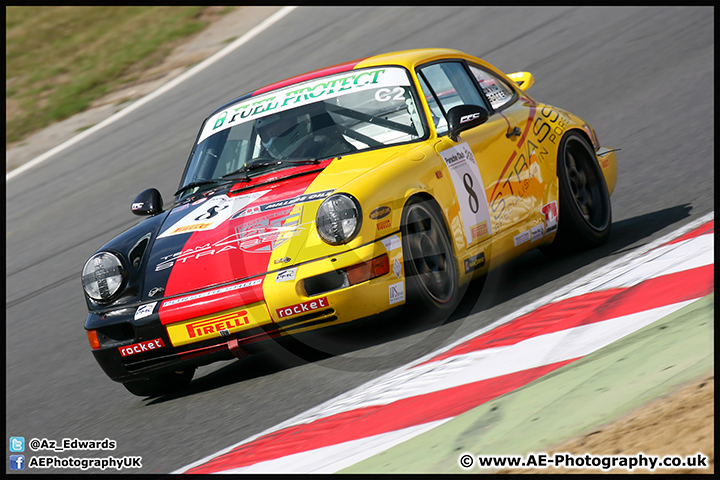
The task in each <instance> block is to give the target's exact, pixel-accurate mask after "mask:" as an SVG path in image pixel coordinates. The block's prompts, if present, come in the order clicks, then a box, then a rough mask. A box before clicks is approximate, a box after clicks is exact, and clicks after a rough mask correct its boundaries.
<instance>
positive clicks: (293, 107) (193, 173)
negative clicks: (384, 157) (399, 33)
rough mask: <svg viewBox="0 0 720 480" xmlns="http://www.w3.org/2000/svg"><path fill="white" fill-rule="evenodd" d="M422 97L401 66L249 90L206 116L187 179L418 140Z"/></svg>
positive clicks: (208, 178) (421, 133)
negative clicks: (255, 91)
mask: <svg viewBox="0 0 720 480" xmlns="http://www.w3.org/2000/svg"><path fill="white" fill-rule="evenodd" d="M416 98H417V97H416V96H415V92H414V89H413V87H412V83H411V81H410V78H409V76H408V73H407V71H406V70H405V69H403V68H400V67H375V68H370V69H360V70H351V71H348V72H343V73H341V74H337V75H333V76H329V77H322V78H318V79H313V80H310V81H307V82H303V83H298V84H294V85H291V86H288V87H284V88H282V89H279V90H274V91H271V92H268V93H265V94H262V95H259V96H254V97H249V98H247V99H244V100H242V101H240V102H238V103H237V104H235V105H231V106H230V107H228V108H227V109H224V110H222V111H220V112H218V113H217V114H215V115H213V116H212V117H211V118H209V119H208V121H207V122H206V123H205V126H204V127H203V130H202V132H201V133H200V136H199V137H198V144H197V146H196V148H195V152H194V154H193V156H192V158H191V159H190V165H189V166H188V169H187V172H186V175H185V178H184V179H183V182H182V184H181V185H183V186H185V185H190V184H191V183H192V184H198V183H203V182H209V181H211V180H215V179H221V178H222V177H223V176H231V175H233V174H234V173H238V172H239V173H242V174H243V175H249V176H253V175H257V174H264V173H267V172H268V171H272V170H273V169H279V168H288V167H292V166H293V165H294V163H293V162H299V161H306V162H307V161H311V160H322V159H326V158H331V157H337V156H342V155H347V154H350V153H355V152H361V151H364V150H369V149H374V148H381V147H385V146H389V145H394V144H399V143H407V142H412V141H416V140H419V139H421V138H423V137H424V136H425V132H426V128H425V126H424V123H423V121H422V118H421V113H420V112H419V109H418V106H417V102H416ZM256 167H257V168H256ZM190 191H191V190H188V191H187V192H185V193H189V192H190Z"/></svg>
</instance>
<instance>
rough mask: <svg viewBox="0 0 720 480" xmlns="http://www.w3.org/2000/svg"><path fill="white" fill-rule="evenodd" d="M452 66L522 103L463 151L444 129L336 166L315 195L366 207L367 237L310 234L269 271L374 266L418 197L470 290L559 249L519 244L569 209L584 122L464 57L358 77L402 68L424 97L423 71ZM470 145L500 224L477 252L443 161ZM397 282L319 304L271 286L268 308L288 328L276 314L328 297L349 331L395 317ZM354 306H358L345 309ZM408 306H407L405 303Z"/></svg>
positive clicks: (311, 211)
mask: <svg viewBox="0 0 720 480" xmlns="http://www.w3.org/2000/svg"><path fill="white" fill-rule="evenodd" d="M446 59H463V60H466V61H468V62H470V63H473V64H476V65H479V66H481V67H484V68H486V69H487V70H490V71H491V72H493V73H494V74H496V75H497V76H499V77H501V78H504V79H506V80H507V82H508V84H509V85H513V86H514V87H516V93H515V94H516V95H517V100H516V101H515V102H513V104H512V105H510V106H509V107H506V108H504V109H503V110H502V111H501V112H500V114H499V115H498V114H496V115H493V116H492V117H491V118H490V119H489V120H488V122H486V123H484V124H482V125H480V126H478V127H476V128H474V129H472V130H468V131H465V132H462V133H461V134H460V135H459V139H458V141H457V142H456V141H453V140H451V139H449V138H448V136H447V135H442V136H438V135H437V132H436V130H435V128H434V126H433V125H432V124H429V125H428V127H429V129H430V132H429V137H428V139H427V140H426V141H424V142H421V143H412V144H407V145H399V146H391V147H387V148H384V149H379V150H373V151H369V152H363V153H358V154H355V155H350V156H347V157H344V158H340V159H338V160H335V161H334V162H333V163H332V164H330V166H328V167H327V168H326V169H325V170H324V172H323V174H322V175H320V176H319V177H318V178H317V179H316V180H315V181H314V182H313V183H312V185H311V187H310V188H309V189H308V191H324V190H327V189H335V191H342V192H345V193H349V194H351V195H353V196H354V197H355V198H358V199H361V204H362V210H363V218H362V226H361V229H360V232H359V233H358V235H357V236H356V237H355V238H354V239H353V240H352V241H350V242H349V243H348V244H346V245H339V246H332V245H328V244H326V243H325V242H323V241H322V240H321V238H320V237H319V235H318V234H317V233H316V232H314V231H313V229H312V228H309V229H307V230H306V231H305V232H304V235H305V239H304V242H300V241H296V242H294V243H293V244H290V243H288V244H286V247H284V248H280V249H277V250H276V251H274V252H273V256H272V261H271V264H270V265H269V268H271V269H272V268H273V267H274V266H275V265H276V263H275V262H278V261H279V260H280V259H283V258H290V259H292V264H293V265H295V264H298V265H300V266H298V267H297V272H296V278H298V279H301V278H306V277H307V276H312V275H319V274H322V273H327V272H330V271H333V270H338V269H341V268H343V267H345V266H348V265H349V264H352V263H353V262H355V263H361V262H364V261H368V260H370V259H371V258H373V256H376V255H377V254H378V253H379V252H383V251H384V248H383V246H382V243H381V242H380V240H381V239H383V238H387V237H388V236H396V235H397V236H400V230H401V220H402V211H403V207H404V206H405V204H406V203H407V202H408V200H409V199H410V198H411V197H413V196H415V195H425V196H427V197H428V198H432V199H433V200H434V201H435V202H437V204H438V205H439V207H440V208H441V210H442V213H443V218H444V221H445V223H446V226H447V230H448V233H449V235H450V237H451V238H452V244H453V247H454V253H455V255H456V262H457V266H458V271H459V272H460V282H461V283H465V282H467V281H468V280H470V279H471V278H474V277H477V276H480V275H483V274H485V273H487V271H488V269H489V268H494V267H496V266H499V265H501V264H503V263H504V262H506V261H508V260H510V259H512V258H515V257H517V256H519V255H521V254H522V253H525V252H526V251H528V250H530V249H532V248H535V247H537V246H540V245H542V244H548V243H551V242H552V240H553V239H554V236H555V232H551V233H548V234H546V235H544V236H542V237H540V238H537V239H534V238H533V239H531V241H523V242H521V243H519V244H518V240H517V237H518V236H521V235H523V233H524V232H529V231H530V230H531V229H533V228H536V227H539V226H543V227H544V222H545V216H544V214H543V213H542V212H541V207H542V206H543V205H548V204H551V203H552V202H558V201H559V192H558V178H557V164H556V162H557V155H558V146H559V143H560V140H561V138H562V136H563V135H564V134H565V133H566V132H568V131H570V130H574V131H577V132H579V133H580V134H582V135H583V136H584V137H586V138H587V140H588V141H589V142H590V141H592V139H591V138H589V134H588V133H587V131H586V130H585V129H584V128H583V127H584V126H585V125H586V123H585V122H584V121H583V120H582V119H580V118H579V117H577V116H576V115H573V114H570V113H568V112H565V111H564V110H561V109H558V108H555V107H552V106H550V105H546V104H542V103H538V102H536V101H535V100H533V99H532V98H531V97H530V96H529V95H528V94H527V93H526V92H525V90H523V89H521V88H520V87H519V86H518V85H517V84H516V83H514V81H513V80H517V78H514V79H513V78H509V77H507V76H506V75H505V74H503V73H502V72H501V71H499V70H497V69H496V68H495V67H493V66H492V65H489V64H488V63H486V62H484V61H482V60H480V59H477V58H475V57H472V56H470V55H466V54H463V53H462V52H459V51H455V50H446V49H428V50H410V51H404V52H396V53H394V54H389V55H379V56H375V57H370V58H368V59H365V60H363V61H361V62H359V63H358V64H357V65H356V66H355V69H361V68H369V67H378V66H383V65H401V66H404V67H406V68H407V69H408V70H409V72H410V73H411V76H412V78H413V81H414V82H415V83H416V88H418V89H420V86H419V84H418V76H417V72H416V68H418V67H420V66H422V65H424V64H427V63H430V62H436V61H438V60H446ZM520 78H521V79H522V80H523V81H524V82H525V85H526V88H529V86H530V85H531V84H532V82H534V77H533V76H532V74H530V73H528V72H521V75H520ZM423 108H424V109H425V113H426V116H427V117H429V116H430V108H429V107H428V104H427V102H423ZM515 127H517V128H519V129H520V134H519V135H515V136H513V137H511V138H507V136H506V135H507V134H508V133H510V132H511V131H512V130H513V128H515ZM462 143H469V144H471V145H473V148H472V150H473V153H474V155H475V157H476V158H477V159H479V164H481V166H482V167H481V176H482V179H483V182H484V189H483V190H484V194H485V201H486V202H487V205H488V208H489V211H490V219H491V228H490V229H489V231H491V232H492V234H487V235H481V236H478V237H477V238H476V239H474V240H472V241H470V243H468V241H467V239H466V238H465V235H464V234H463V231H464V225H463V218H462V216H461V213H460V212H461V208H460V206H459V200H458V198H457V195H456V194H455V190H454V188H453V185H452V181H451V175H450V172H449V170H448V167H447V165H446V164H445V162H444V161H443V159H442V158H441V153H442V152H444V151H446V150H449V149H452V148H453V147H455V146H457V145H458V144H462ZM600 152H602V153H603V155H602V158H599V159H598V162H599V164H600V165H601V167H602V172H603V174H604V175H605V179H606V182H607V185H608V190H609V191H610V192H612V190H613V189H614V186H615V182H616V175H617V163H616V162H617V161H616V157H615V154H614V153H613V152H611V151H609V149H603V150H601V151H600ZM319 205H320V202H316V203H314V204H310V205H305V206H304V208H303V210H302V223H303V224H304V225H313V222H314V219H315V215H316V213H317V207H319ZM380 208H387V209H389V210H388V211H389V213H388V214H387V216H384V217H382V218H381V219H378V220H373V219H371V218H369V214H370V213H371V212H374V211H376V210H377V209H380ZM297 240H299V239H297ZM478 255H484V262H482V263H483V266H480V267H479V268H474V269H472V270H471V271H470V272H465V268H464V265H465V262H467V261H468V260H469V259H473V258H476V257H477V256H478ZM395 258H398V259H399V260H400V262H401V263H402V254H401V253H399V254H398V256H395V257H392V258H391V262H392V261H393V260H394V259H395ZM318 259H320V260H318ZM341 259H342V260H341ZM332 260H335V261H337V263H336V262H335V261H332ZM305 262H307V263H305ZM273 276H274V274H270V275H268V277H273ZM388 278H389V280H381V279H374V280H372V281H370V282H367V284H363V285H358V286H353V287H350V288H347V289H340V290H337V291H335V292H333V293H328V294H321V295H316V296H314V297H312V296H306V295H305V294H304V291H303V289H302V287H301V283H302V282H301V281H300V280H298V281H297V282H282V283H281V284H275V283H274V282H273V281H266V282H265V284H264V285H265V287H264V288H265V296H266V299H268V308H269V310H270V313H271V315H272V316H273V319H274V320H275V321H278V320H279V319H278V318H277V314H276V312H275V310H276V309H277V308H280V306H282V305H283V304H290V303H291V302H293V301H295V299H298V298H299V299H300V300H302V301H303V302H307V301H310V300H312V299H313V298H315V299H317V298H324V297H327V298H328V304H329V305H330V306H331V307H332V308H333V309H334V310H335V311H336V312H337V316H338V317H339V318H341V320H335V321H333V322H331V323H341V322H342V321H349V320H352V319H354V318H359V317H364V316H368V315H371V314H375V313H379V312H382V311H383V310H386V309H388V308H389V307H390V306H391V305H390V304H389V301H388V284H392V283H397V282H398V281H403V280H404V271H401V275H400V276H399V277H395V276H394V275H393V273H392V272H390V274H389V275H388ZM361 292H363V293H361ZM345 302H350V303H352V305H353V306H352V307H351V308H345ZM402 303H404V300H401V301H399V302H398V304H402ZM392 306H397V305H392Z"/></svg>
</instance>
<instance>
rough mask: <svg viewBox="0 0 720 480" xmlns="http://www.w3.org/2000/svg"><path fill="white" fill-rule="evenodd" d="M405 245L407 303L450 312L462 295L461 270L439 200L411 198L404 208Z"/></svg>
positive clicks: (421, 308)
mask: <svg viewBox="0 0 720 480" xmlns="http://www.w3.org/2000/svg"><path fill="white" fill-rule="evenodd" d="M401 232H402V246H403V256H404V258H405V280H406V285H407V290H408V292H407V293H408V295H407V299H406V306H407V307H409V310H411V311H417V312H422V313H424V312H428V311H431V312H433V313H434V314H438V313H440V314H443V315H449V314H451V313H452V312H453V310H455V307H456V306H457V304H458V303H459V301H460V298H461V295H460V291H459V288H458V272H457V265H456V262H455V256H454V254H453V249H452V245H451V243H450V238H449V237H448V234H447V229H446V228H445V222H444V221H443V220H442V216H441V215H440V213H439V212H438V207H437V206H436V204H435V203H434V202H432V201H429V200H421V199H415V200H411V201H410V202H409V203H408V205H407V206H406V207H405V210H404V211H403V218H402V226H401Z"/></svg>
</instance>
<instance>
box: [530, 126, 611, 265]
mask: <svg viewBox="0 0 720 480" xmlns="http://www.w3.org/2000/svg"><path fill="white" fill-rule="evenodd" d="M557 173H558V182H559V188H560V205H559V207H558V232H557V234H556V235H555V239H554V241H553V243H552V244H551V245H548V246H545V247H543V248H542V250H543V252H544V253H546V254H548V255H549V256H559V255H562V254H567V253H573V252H577V251H580V250H587V249H590V248H595V247H598V246H600V245H602V244H603V243H605V242H606V241H607V239H608V237H609V236H610V230H611V226H612V209H611V207H610V194H609V193H608V188H607V184H606V183H605V177H604V176H603V173H602V170H601V169H600V165H599V164H598V162H597V158H596V157H595V152H594V151H593V149H592V148H591V147H590V145H589V144H588V142H587V140H585V138H584V137H582V136H581V135H579V134H577V133H569V134H567V135H566V136H565V137H564V138H563V139H562V142H560V148H559V149H558V165H557Z"/></svg>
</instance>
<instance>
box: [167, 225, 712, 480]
mask: <svg viewBox="0 0 720 480" xmlns="http://www.w3.org/2000/svg"><path fill="white" fill-rule="evenodd" d="M714 215H715V214H714V212H710V213H708V214H707V215H704V216H703V217H701V218H699V219H698V220H695V221H693V222H691V223H689V224H687V225H685V226H684V227H682V228H680V229H678V230H676V231H673V232H671V233H669V234H667V235H665V236H663V237H662V238H659V239H658V240H655V241H654V242H651V243H649V244H647V245H644V246H642V247H640V248H638V249H636V250H635V251H633V252H631V253H629V254H627V255H625V256H623V257H621V258H619V259H617V260H615V261H613V262H611V263H609V264H607V265H605V266H604V267H602V268H600V269H598V270H596V271H594V272H591V273H589V274H587V275H585V276H584V277H582V278H580V279H578V280H576V281H574V282H572V283H571V284H569V285H567V286H566V287H564V288H561V289H559V290H557V291H555V292H553V293H550V294H548V295H546V296H544V297H542V298H540V299H538V300H536V301H535V302H532V303H531V304H529V305H527V306H526V307H524V308H521V309H519V310H517V311H515V312H513V313H511V314H509V315H507V316H505V317H503V318H501V319H499V320H498V321H496V322H495V323H493V324H491V325H489V326H487V327H484V328H481V329H479V330H476V331H475V332H473V333H470V334H469V335H466V336H465V337H463V338H461V339H459V340H457V341H455V342H453V343H452V344H450V345H448V346H446V347H444V348H441V349H439V350H437V351H434V352H431V353H428V354H427V355H425V356H423V357H421V358H419V359H417V360H415V361H413V362H411V363H409V364H407V365H404V366H402V367H399V368H397V369H395V370H393V371H392V372H389V373H387V374H385V375H382V376H380V377H378V378H376V379H373V380H371V381H369V382H366V383H365V384H363V385H361V386H359V387H357V388H354V389H352V390H350V391H348V392H346V393H344V394H342V395H339V396H338V397H335V398H333V399H331V400H328V401H326V402H324V403H322V404H320V405H318V406H316V407H314V408H311V409H309V410H307V411H305V412H303V413H301V414H299V415H296V416H295V417H293V418H290V419H289V420H286V421H285V422H282V423H280V424H278V425H276V426H274V427H271V428H268V429H266V430H264V431H262V432H260V433H258V434H256V435H253V436H251V437H249V438H246V439H244V440H242V441H240V442H237V443H235V444H233V445H231V446H229V447H227V448H224V449H222V450H221V451H218V452H216V453H214V454H212V455H209V456H207V457H205V458H202V459H200V460H198V461H196V462H193V463H192V464H189V465H186V466H184V467H182V468H180V469H178V470H176V471H174V472H172V473H182V472H185V471H187V470H190V469H192V468H194V467H197V466H200V465H203V464H205V463H207V462H209V461H210V460H212V459H213V458H216V457H219V456H221V455H223V454H225V453H228V452H230V451H232V450H233V449H235V448H237V447H239V446H240V445H244V444H247V443H251V442H253V441H254V440H256V439H258V438H260V437H263V436H265V435H268V434H270V433H273V432H277V431H280V430H282V429H284V428H287V427H290V426H294V425H301V424H307V423H310V422H312V421H315V420H317V419H321V418H324V417H327V416H328V415H331V414H333V413H339V412H344V411H349V410H351V409H354V408H357V406H358V405H359V404H360V402H363V401H364V402H367V401H368V396H372V395H373V394H374V395H375V396H384V395H387V393H388V392H387V390H385V389H386V388H387V387H388V385H391V384H392V383H394V382H397V381H398V379H401V380H403V381H407V380H411V379H413V378H414V375H413V372H412V370H421V369H423V368H424V367H425V366H423V365H421V366H420V367H416V368H413V367H414V366H415V365H420V364H422V363H425V362H427V361H428V360H431V359H432V358H434V357H436V356H438V355H440V354H442V353H444V352H446V351H448V350H450V349H452V348H454V347H456V346H458V345H460V344H462V343H465V342H467V341H469V340H471V339H473V338H475V337H477V336H479V335H482V334H483V333H486V332H488V331H490V330H493V329H495V328H497V327H499V326H501V325H503V324H505V323H507V322H510V321H512V320H514V319H516V318H518V317H520V316H522V315H525V314H527V313H530V312H532V311H534V310H536V309H537V308H539V307H541V306H543V305H546V304H549V303H552V302H555V301H557V300H559V299H561V298H567V297H574V296H576V295H581V294H584V293H587V291H589V290H588V289H587V288H586V287H587V285H590V284H594V287H593V288H594V289H597V288H598V285H601V284H604V283H606V282H607V277H608V276H609V277H610V278H617V277H618V276H620V275H622V274H623V273H625V272H627V271H629V270H631V269H632V268H635V267H636V266H637V265H638V263H637V262H638V259H640V258H641V257H644V256H645V258H643V259H642V260H641V263H642V261H647V260H648V258H649V259H651V260H652V259H657V258H658V257H659V256H661V255H662V254H663V253H668V249H660V250H658V251H656V252H653V251H652V250H654V249H657V248H658V247H661V246H663V245H665V244H666V243H668V242H670V241H672V240H673V239H675V238H678V237H680V236H682V235H684V234H685V233H687V232H689V231H691V230H694V229H695V228H697V227H699V226H701V225H703V224H705V223H707V222H709V221H711V220H713V219H714ZM710 236H711V237H712V236H713V235H710ZM710 248H712V245H711V246H710ZM646 255H647V256H646ZM647 278H651V277H647ZM647 278H646V279H647ZM638 283H639V282H638ZM692 301H694V300H691V301H687V302H681V303H679V304H675V305H668V306H665V307H660V308H659V309H653V310H649V311H646V312H640V313H636V314H632V315H628V316H624V317H619V323H616V322H617V321H618V319H614V320H613V321H610V322H608V321H604V322H600V323H602V324H606V325H605V326H603V327H600V328H604V329H605V330H603V332H602V335H603V337H604V338H603V341H602V342H600V343H601V344H603V345H607V344H609V343H612V341H615V340H617V339H619V338H622V337H623V336H625V335H627V334H629V333H631V332H628V331H627V330H626V328H629V326H630V325H629V324H630V323H633V324H634V325H633V330H632V331H635V330H636V329H637V328H642V326H644V325H648V324H650V323H652V322H654V321H656V320H657V319H658V318H661V317H662V316H665V315H668V314H670V313H671V312H672V311H675V310H676V309H677V308H681V307H682V306H685V305H687V304H689V303H692ZM657 315H661V316H660V317H658V316H657ZM629 320H630V321H629ZM611 323H612V324H613V325H610V324H611ZM607 325H610V326H611V327H612V328H610V329H609V330H608V329H607V328H606V326H607ZM581 328H582V329H584V330H581V329H574V330H575V331H576V332H577V333H578V334H579V333H581V332H583V333H586V332H591V335H590V337H588V338H592V337H593V336H595V335H597V334H598V333H600V332H597V331H595V330H592V329H594V328H596V327H594V326H593V325H587V326H584V327H581ZM556 334H558V335H561V334H564V335H566V336H567V335H568V331H564V333H563V331H561V332H556ZM550 335H552V334H550ZM530 340H532V339H530ZM527 341H529V340H526V342H527ZM575 342H576V339H575V338H573V340H572V341H571V342H569V343H573V344H574V345H573V348H576V349H577V348H579V346H578V345H577V344H575ZM565 343H568V340H567V338H565V339H562V340H561V342H560V344H561V345H562V344H565ZM527 346H528V345H526V347H527ZM585 347H587V345H585ZM508 348H512V347H505V348H498V349H495V350H496V351H498V352H499V351H502V350H506V349H508ZM584 351H585V352H586V351H587V348H584V349H582V348H581V350H575V352H574V355H576V356H581V355H583V352H584ZM537 353H538V352H536V354H537ZM470 355H483V353H482V352H474V353H472V354H470ZM570 358H574V357H570ZM451 360H452V359H451ZM495 360H496V359H495ZM555 361H557V359H552V362H555ZM548 362H550V360H548ZM552 362H550V363H552ZM437 363H440V362H437ZM499 363H502V362H499ZM428 365H433V364H428ZM490 367H491V365H488V368H490ZM473 370H474V371H476V370H482V369H478V368H477V365H474V366H473ZM426 380H427V379H426ZM376 400H377V399H376ZM384 401H387V398H385V399H384ZM347 443H348V444H349V443H352V442H347ZM336 453H337V452H336ZM296 455H302V454H296ZM298 459H299V457H298ZM266 466H269V465H266ZM323 468H324V467H323ZM343 468H344V467H343ZM241 470H242V469H238V471H241ZM323 471H326V470H323Z"/></svg>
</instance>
